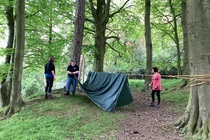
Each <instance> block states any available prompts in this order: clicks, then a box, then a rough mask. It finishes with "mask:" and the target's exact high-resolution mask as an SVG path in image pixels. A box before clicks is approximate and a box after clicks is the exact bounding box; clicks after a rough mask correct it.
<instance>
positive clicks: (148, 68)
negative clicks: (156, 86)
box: [144, 0, 152, 91]
mask: <svg viewBox="0 0 210 140" xmlns="http://www.w3.org/2000/svg"><path fill="white" fill-rule="evenodd" d="M145 2H146V3H145V24H144V26H145V41H146V75H151V72H152V39H151V27H150V6H151V1H150V0H146V1H145ZM150 81H151V76H146V77H145V91H148V90H149V83H150Z"/></svg>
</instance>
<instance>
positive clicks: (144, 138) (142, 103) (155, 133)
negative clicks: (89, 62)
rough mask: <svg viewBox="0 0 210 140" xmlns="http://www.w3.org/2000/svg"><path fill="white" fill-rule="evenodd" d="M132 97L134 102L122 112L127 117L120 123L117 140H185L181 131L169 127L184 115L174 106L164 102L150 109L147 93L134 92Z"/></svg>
mask: <svg viewBox="0 0 210 140" xmlns="http://www.w3.org/2000/svg"><path fill="white" fill-rule="evenodd" d="M132 95H133V98H134V101H133V102H132V104H130V107H129V109H125V108H124V107H123V108H122V110H121V111H123V112H124V113H125V114H126V116H127V117H126V118H125V119H123V120H121V121H120V122H119V123H120V130H119V131H118V133H117V134H116V139H117V140H184V139H185V138H184V136H183V134H182V133H181V131H179V130H176V129H175V128H173V127H170V126H169V125H170V124H171V123H173V122H175V121H176V120H177V119H178V118H179V117H180V116H181V115H182V114H181V113H177V112H175V111H173V110H172V109H171V108H173V106H174V104H172V103H169V102H164V101H162V102H161V107H149V104H150V102H151V101H150V98H148V95H147V94H146V93H137V92H135V91H132ZM117 109H121V108H117ZM183 109H184V108H183ZM118 129H119V128H118Z"/></svg>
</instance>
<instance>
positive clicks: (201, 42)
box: [175, 0, 210, 139]
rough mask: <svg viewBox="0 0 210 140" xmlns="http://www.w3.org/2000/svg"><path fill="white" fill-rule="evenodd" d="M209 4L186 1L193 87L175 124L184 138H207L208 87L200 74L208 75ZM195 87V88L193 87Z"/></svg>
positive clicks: (209, 132) (202, 0)
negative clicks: (186, 136)
mask: <svg viewBox="0 0 210 140" xmlns="http://www.w3.org/2000/svg"><path fill="white" fill-rule="evenodd" d="M209 9H210V3H209V0H187V30H188V35H189V64H190V74H191V75H192V77H193V76H194V77H195V75H198V76H199V78H194V79H192V80H193V81H192V82H193V83H192V84H194V85H195V86H191V89H190V98H189V101H188V105H187V107H186V110H185V112H184V114H183V116H182V117H180V119H179V120H178V121H177V122H176V123H175V126H177V127H178V128H185V129H184V130H186V132H187V134H188V135H191V136H192V135H193V136H199V137H200V136H202V137H201V139H208V138H209V136H210V102H209V100H210V92H209V91H210V83H203V84H202V83H200V82H201V81H199V79H201V80H202V81H204V80H208V77H207V78H205V75H204V74H210V71H209V69H210V46H209V36H210V16H209V15H210V10H209ZM196 84H197V85H196Z"/></svg>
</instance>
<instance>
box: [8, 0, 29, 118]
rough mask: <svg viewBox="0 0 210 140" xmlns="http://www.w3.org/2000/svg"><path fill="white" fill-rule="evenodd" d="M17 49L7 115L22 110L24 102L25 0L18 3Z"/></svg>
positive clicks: (19, 0) (18, 0)
mask: <svg viewBox="0 0 210 140" xmlns="http://www.w3.org/2000/svg"><path fill="white" fill-rule="evenodd" d="M16 45H17V46H16V48H15V59H14V68H13V77H12V79H13V80H12V94H11V99H10V103H9V106H8V108H7V110H6V112H5V115H10V114H13V113H15V109H16V107H19V109H20V108H21V106H22V105H24V101H23V100H22V97H21V81H22V72H23V59H24V47H25V0H17V2H16Z"/></svg>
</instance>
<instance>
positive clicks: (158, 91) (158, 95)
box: [151, 90, 160, 104]
mask: <svg viewBox="0 0 210 140" xmlns="http://www.w3.org/2000/svg"><path fill="white" fill-rule="evenodd" d="M155 93H156V95H157V99H158V104H160V90H152V93H151V95H152V103H154V102H155Z"/></svg>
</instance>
